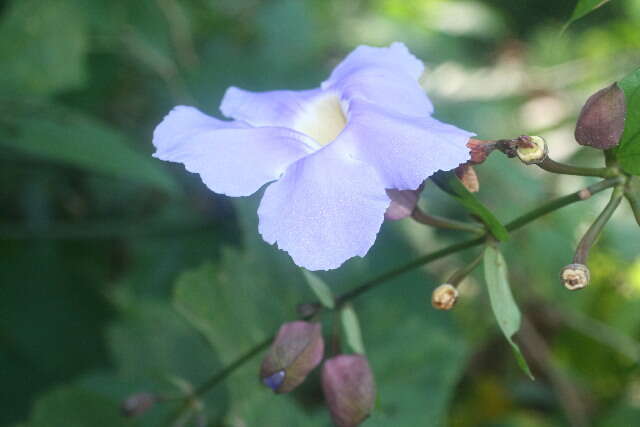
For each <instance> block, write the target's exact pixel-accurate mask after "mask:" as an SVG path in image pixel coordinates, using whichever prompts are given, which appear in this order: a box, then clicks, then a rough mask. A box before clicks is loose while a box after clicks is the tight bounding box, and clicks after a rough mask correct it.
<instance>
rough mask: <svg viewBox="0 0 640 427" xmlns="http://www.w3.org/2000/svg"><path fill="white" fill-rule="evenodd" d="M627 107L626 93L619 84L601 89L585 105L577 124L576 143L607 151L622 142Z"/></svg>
mask: <svg viewBox="0 0 640 427" xmlns="http://www.w3.org/2000/svg"><path fill="white" fill-rule="evenodd" d="M626 113H627V106H626V104H625V100H624V92H622V89H620V88H619V87H618V85H617V83H614V84H612V85H611V86H609V87H606V88H604V89H600V90H599V91H597V92H596V93H594V94H593V95H591V97H589V99H587V102H586V103H585V104H584V107H582V111H580V116H579V117H578V123H577V124H576V132H575V136H576V141H578V144H580V145H588V146H590V147H594V148H598V149H600V150H606V149H608V148H613V147H615V146H616V145H618V143H619V142H620V137H621V136H622V131H624V119H625V115H626Z"/></svg>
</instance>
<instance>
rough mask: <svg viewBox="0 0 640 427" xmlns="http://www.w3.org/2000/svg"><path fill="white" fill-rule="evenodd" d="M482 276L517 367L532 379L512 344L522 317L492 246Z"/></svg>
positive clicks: (505, 271) (502, 265)
mask: <svg viewBox="0 0 640 427" xmlns="http://www.w3.org/2000/svg"><path fill="white" fill-rule="evenodd" d="M484 274H485V280H486V281H487V288H488V289H489V300H490V301H491V308H492V309H493V313H494V315H495V316H496V320H497V321H498V325H499V326H500V329H501V330H502V332H503V333H504V336H505V337H506V338H507V341H509V344H511V347H512V348H513V351H514V353H515V356H516V360H517V362H518V365H519V366H520V368H522V370H523V371H524V373H525V374H527V376H529V378H531V379H533V375H532V374H531V370H530V369H529V366H528V365H527V362H526V360H525V359H524V357H523V355H522V352H521V351H520V348H519V347H518V345H517V344H516V343H515V342H513V335H514V334H515V333H516V332H518V330H520V323H521V321H522V316H521V314H520V310H519V309H518V306H517V305H516V301H515V300H514V299H513V294H512V293H511V287H510V286H509V280H508V278H507V276H508V273H507V264H506V262H505V260H504V258H503V257H502V254H501V253H500V251H499V250H498V248H497V247H496V246H495V245H493V244H489V245H487V247H486V249H485V253H484Z"/></svg>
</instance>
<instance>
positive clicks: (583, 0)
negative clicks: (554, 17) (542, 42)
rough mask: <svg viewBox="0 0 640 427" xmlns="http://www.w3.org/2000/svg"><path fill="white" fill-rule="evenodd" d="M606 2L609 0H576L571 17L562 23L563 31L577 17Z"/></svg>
mask: <svg viewBox="0 0 640 427" xmlns="http://www.w3.org/2000/svg"><path fill="white" fill-rule="evenodd" d="M608 2H609V0H578V3H576V7H575V8H574V9H573V13H572V14H571V18H569V21H567V23H566V24H565V25H564V28H563V31H564V30H566V29H567V27H568V26H569V25H571V24H573V23H574V22H575V21H577V20H578V19H580V18H582V17H584V16H586V15H588V14H589V13H591V12H593V11H594V10H596V9H597V8H599V7H600V6H603V5H604V4H605V3H608Z"/></svg>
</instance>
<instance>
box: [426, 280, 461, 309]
mask: <svg viewBox="0 0 640 427" xmlns="http://www.w3.org/2000/svg"><path fill="white" fill-rule="evenodd" d="M457 300H458V290H457V289H456V288H455V287H454V286H453V285H450V284H449V283H445V284H444V285H440V286H438V287H437V288H435V289H434V290H433V294H432V295H431V305H433V307H434V308H437V309H438V310H451V308H453V306H454V305H455V303H456V301H457Z"/></svg>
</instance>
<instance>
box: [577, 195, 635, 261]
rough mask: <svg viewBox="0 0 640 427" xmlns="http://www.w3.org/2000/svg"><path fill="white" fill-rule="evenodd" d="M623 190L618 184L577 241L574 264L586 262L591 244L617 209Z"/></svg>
mask: <svg viewBox="0 0 640 427" xmlns="http://www.w3.org/2000/svg"><path fill="white" fill-rule="evenodd" d="M622 196H623V190H622V187H620V186H618V187H616V189H615V190H614V191H613V194H611V199H610V200H609V203H607V206H605V208H604V210H603V211H602V212H601V213H600V215H598V218H596V220H595V221H594V222H593V224H591V227H589V229H588V230H587V232H586V233H585V235H584V236H583V237H582V239H580V243H578V247H577V248H576V254H575V256H574V258H573V262H574V263H575V264H585V265H586V263H587V258H588V256H589V250H590V249H591V246H593V244H594V243H595V241H596V240H597V239H598V236H600V233H601V232H602V229H603V228H604V226H605V225H607V222H609V219H611V215H613V213H614V212H615V211H616V209H618V206H620V202H621V201H622Z"/></svg>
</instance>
